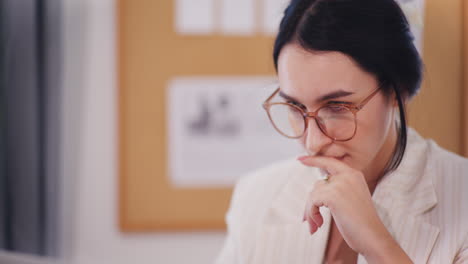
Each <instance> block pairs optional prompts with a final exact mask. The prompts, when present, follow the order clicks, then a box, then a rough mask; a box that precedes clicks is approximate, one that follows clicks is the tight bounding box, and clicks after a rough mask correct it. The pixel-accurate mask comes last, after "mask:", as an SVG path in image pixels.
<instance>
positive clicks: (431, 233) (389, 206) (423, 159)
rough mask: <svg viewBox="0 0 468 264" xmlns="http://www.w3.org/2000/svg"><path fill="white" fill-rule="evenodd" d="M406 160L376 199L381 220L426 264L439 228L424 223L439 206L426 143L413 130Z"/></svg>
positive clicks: (379, 188)
mask: <svg viewBox="0 0 468 264" xmlns="http://www.w3.org/2000/svg"><path fill="white" fill-rule="evenodd" d="M408 135H409V138H408V142H409V143H410V144H408V147H407V150H406V153H405V157H404V158H403V160H402V162H401V164H400V166H399V167H398V169H397V170H395V171H394V172H393V173H390V174H388V175H387V176H385V177H384V178H383V179H382V180H381V182H380V183H379V184H378V185H377V188H376V190H375V192H374V194H373V196H372V199H373V200H374V205H375V207H376V210H377V213H378V214H379V216H380V219H381V220H382V222H383V223H384V225H385V226H386V227H387V230H388V231H389V232H390V233H391V234H392V236H393V237H394V238H395V240H396V241H397V242H398V243H399V244H400V246H401V247H402V248H403V250H405V252H406V253H407V254H408V256H409V257H410V258H411V259H412V260H413V262H414V263H426V262H427V260H428V258H429V255H430V253H431V251H432V249H433V247H434V244H435V243H436V241H437V237H438V235H439V228H438V227H437V226H433V225H431V224H429V223H427V222H426V221H425V220H424V217H423V215H424V213H426V212H428V211H429V210H430V209H432V208H433V207H434V206H436V204H437V196H436V192H435V189H434V186H433V184H432V180H431V179H432V171H433V170H431V169H430V164H428V162H427V158H428V156H429V151H430V149H429V147H428V143H427V141H426V140H424V139H423V138H421V137H420V136H419V135H418V134H417V133H416V132H415V131H413V130H412V129H411V130H409V133H408Z"/></svg>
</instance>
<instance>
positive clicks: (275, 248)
mask: <svg viewBox="0 0 468 264" xmlns="http://www.w3.org/2000/svg"><path fill="white" fill-rule="evenodd" d="M317 172H318V170H317V169H316V168H309V167H305V166H303V165H301V164H300V163H299V162H298V167H297V170H296V171H295V172H294V173H293V174H292V175H293V176H292V177H291V180H289V181H288V182H287V184H286V185H285V187H284V188H283V189H282V191H281V192H280V193H279V195H278V196H277V199H276V200H275V201H274V202H273V204H272V206H271V207H270V208H269V209H268V211H267V214H266V216H265V219H264V221H262V222H263V223H264V225H263V226H262V227H261V228H260V230H259V232H258V233H257V240H256V246H255V252H254V256H253V262H252V263H272V264H273V263H322V262H323V257H324V252H325V247H326V245H327V241H328V233H329V229H330V223H331V216H330V212H329V210H328V209H327V208H320V211H321V213H322V216H323V218H324V224H323V226H322V227H321V228H320V229H319V230H318V231H317V232H316V233H314V234H313V235H311V234H310V233H309V226H308V224H307V222H303V221H302V218H303V213H304V209H305V202H306V200H307V195H308V193H309V191H310V189H311V188H312V186H313V184H314V182H315V181H316V180H318V178H317V175H318V173H317Z"/></svg>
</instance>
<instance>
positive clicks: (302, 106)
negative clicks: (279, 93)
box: [286, 100, 352, 109]
mask: <svg viewBox="0 0 468 264" xmlns="http://www.w3.org/2000/svg"><path fill="white" fill-rule="evenodd" d="M286 102H287V103H288V104H292V105H295V106H297V107H300V108H302V109H305V107H304V105H302V104H300V103H298V102H295V101H290V100H288V101H286ZM327 104H328V105H337V104H339V105H352V103H350V102H343V101H329V102H327Z"/></svg>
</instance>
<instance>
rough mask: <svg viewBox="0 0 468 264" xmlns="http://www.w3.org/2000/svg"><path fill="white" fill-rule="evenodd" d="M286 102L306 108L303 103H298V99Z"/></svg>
mask: <svg viewBox="0 0 468 264" xmlns="http://www.w3.org/2000/svg"><path fill="white" fill-rule="evenodd" d="M286 103H288V104H292V105H294V106H297V107H299V108H301V109H303V110H304V109H305V106H304V105H303V104H301V103H298V102H296V101H291V100H286Z"/></svg>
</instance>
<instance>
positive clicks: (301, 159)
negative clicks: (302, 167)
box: [297, 156, 309, 161]
mask: <svg viewBox="0 0 468 264" xmlns="http://www.w3.org/2000/svg"><path fill="white" fill-rule="evenodd" d="M308 157H309V156H300V157H298V158H297V160H299V161H304V160H306V159H307V158H308Z"/></svg>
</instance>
